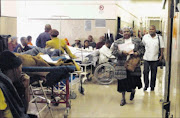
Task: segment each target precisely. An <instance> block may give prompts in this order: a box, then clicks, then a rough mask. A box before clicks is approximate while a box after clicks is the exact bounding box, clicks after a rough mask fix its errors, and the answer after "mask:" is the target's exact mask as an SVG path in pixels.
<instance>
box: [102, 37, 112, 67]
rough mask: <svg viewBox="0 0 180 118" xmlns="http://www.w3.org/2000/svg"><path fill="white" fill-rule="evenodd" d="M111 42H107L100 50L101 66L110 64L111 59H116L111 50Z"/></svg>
mask: <svg viewBox="0 0 180 118" xmlns="http://www.w3.org/2000/svg"><path fill="white" fill-rule="evenodd" d="M110 47H111V42H110V41H109V40H106V42H105V45H103V46H102V48H100V49H99V53H100V55H99V64H101V63H106V62H108V60H109V58H115V57H114V56H113V55H112V51H111V50H110Z"/></svg>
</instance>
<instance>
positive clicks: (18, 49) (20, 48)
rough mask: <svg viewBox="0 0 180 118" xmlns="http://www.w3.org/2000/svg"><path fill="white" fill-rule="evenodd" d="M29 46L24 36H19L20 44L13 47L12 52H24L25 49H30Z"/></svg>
mask: <svg viewBox="0 0 180 118" xmlns="http://www.w3.org/2000/svg"><path fill="white" fill-rule="evenodd" d="M30 49H31V47H29V46H28V41H27V38H26V37H21V44H18V45H17V47H16V48H15V49H14V52H18V53H21V52H25V51H27V50H30Z"/></svg>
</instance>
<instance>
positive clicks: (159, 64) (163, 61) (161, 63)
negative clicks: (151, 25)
mask: <svg viewBox="0 0 180 118" xmlns="http://www.w3.org/2000/svg"><path fill="white" fill-rule="evenodd" d="M158 42H159V55H158V58H159V57H160V55H161V48H160V39H159V35H158ZM165 65H166V61H165V59H164V55H163V56H162V59H161V60H158V66H165Z"/></svg>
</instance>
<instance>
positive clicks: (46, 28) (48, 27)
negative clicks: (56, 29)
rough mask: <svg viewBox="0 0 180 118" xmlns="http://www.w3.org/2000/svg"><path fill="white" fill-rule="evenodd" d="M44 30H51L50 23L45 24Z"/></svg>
mask: <svg viewBox="0 0 180 118" xmlns="http://www.w3.org/2000/svg"><path fill="white" fill-rule="evenodd" d="M44 30H45V32H49V31H51V25H50V24H46V25H45V28H44Z"/></svg>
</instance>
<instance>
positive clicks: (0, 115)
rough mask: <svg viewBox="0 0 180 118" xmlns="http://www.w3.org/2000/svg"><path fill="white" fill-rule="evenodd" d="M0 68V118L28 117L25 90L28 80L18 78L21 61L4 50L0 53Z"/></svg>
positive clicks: (20, 70) (19, 76)
mask: <svg viewBox="0 0 180 118" xmlns="http://www.w3.org/2000/svg"><path fill="white" fill-rule="evenodd" d="M0 69H1V71H2V72H1V71H0V118H4V117H6V118H12V117H14V118H28V117H29V116H28V115H27V114H26V111H27V107H28V104H27V103H28V102H27V99H26V98H27V95H26V94H25V92H26V90H27V88H28V85H29V83H28V82H27V81H29V80H22V79H20V78H21V72H22V61H21V60H20V59H19V58H18V57H16V56H15V55H14V54H13V53H12V52H10V51H4V52H2V53H1V55H0ZM23 83H26V85H23ZM14 85H15V86H16V88H15V86H14ZM17 89H18V90H20V91H18V90H17Z"/></svg>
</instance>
